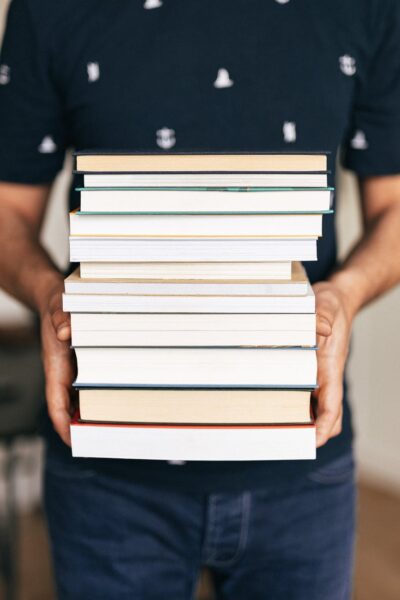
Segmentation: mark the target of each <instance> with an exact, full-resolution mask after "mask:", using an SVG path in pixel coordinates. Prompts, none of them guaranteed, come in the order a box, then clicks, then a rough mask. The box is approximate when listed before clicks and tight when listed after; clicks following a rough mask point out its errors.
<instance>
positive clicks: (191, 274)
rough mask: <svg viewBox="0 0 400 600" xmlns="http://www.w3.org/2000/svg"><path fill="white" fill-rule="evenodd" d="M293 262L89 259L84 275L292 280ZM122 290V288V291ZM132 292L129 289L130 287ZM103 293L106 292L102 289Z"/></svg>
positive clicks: (82, 268) (82, 270)
mask: <svg viewBox="0 0 400 600" xmlns="http://www.w3.org/2000/svg"><path fill="white" fill-rule="evenodd" d="M291 274H292V263H291V262H290V261H275V262H223V261H221V262H187V263H185V262H151V263H145V262H86V261H83V262H81V263H80V276H81V278H82V279H83V280H87V279H97V280H99V279H107V280H110V279H112V278H114V280H117V279H120V280H125V281H126V280H127V279H129V280H140V281H163V282H166V281H175V282H181V283H183V282H184V283H187V282H192V283H195V282H197V283H199V282H201V283H205V282H208V283H220V282H221V281H223V282H225V283H229V282H231V283H234V282H237V281H242V282H252V281H264V282H267V281H269V280H275V281H290V280H291ZM118 291H119V290H118ZM127 291H128V292H129V290H127ZM99 293H102V292H99Z"/></svg>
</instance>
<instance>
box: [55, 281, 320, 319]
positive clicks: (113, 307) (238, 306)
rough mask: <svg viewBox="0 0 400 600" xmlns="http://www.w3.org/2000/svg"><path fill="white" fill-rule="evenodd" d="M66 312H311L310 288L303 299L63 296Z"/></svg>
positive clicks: (274, 297) (125, 295)
mask: <svg viewBox="0 0 400 600" xmlns="http://www.w3.org/2000/svg"><path fill="white" fill-rule="evenodd" d="M63 310H65V311H67V312H82V313H85V312H89V313H90V312H105V313H153V312H154V313H157V312H164V313H192V312H193V313H313V312H315V297H314V293H313V291H312V288H311V286H309V288H308V292H307V294H305V295H303V296H227V295H221V296H203V295H202V296H199V295H198V296H178V295H169V296H167V295H154V294H153V295H147V296H146V295H142V296H140V295H137V294H63Z"/></svg>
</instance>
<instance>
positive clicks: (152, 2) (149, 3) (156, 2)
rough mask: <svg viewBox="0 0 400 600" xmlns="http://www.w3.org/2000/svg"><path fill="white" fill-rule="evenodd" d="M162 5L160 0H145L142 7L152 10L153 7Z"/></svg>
mask: <svg viewBox="0 0 400 600" xmlns="http://www.w3.org/2000/svg"><path fill="white" fill-rule="evenodd" d="M162 5H163V3H162V2H161V0H146V2H145V3H144V4H143V8H145V9H146V10H152V9H153V8H160V6H162Z"/></svg>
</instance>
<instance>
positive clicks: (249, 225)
mask: <svg viewBox="0 0 400 600" xmlns="http://www.w3.org/2000/svg"><path fill="white" fill-rule="evenodd" d="M69 218H70V234H71V235H73V236H74V235H82V236H91V235H93V236H151V237H157V236H160V237H167V236H171V237H179V236H184V237H188V236H193V237H199V236H204V237H214V236H215V237H219V236H220V237H231V236H241V237H250V236H262V237H266V236H271V237H289V236H293V237H296V236H305V237H319V236H321V235H322V215H321V214H310V215H276V214H275V215H154V214H152V215H132V214H124V215H118V214H107V215H104V214H103V215H102V214H88V213H82V212H78V211H74V212H72V213H71V214H70V216H69Z"/></svg>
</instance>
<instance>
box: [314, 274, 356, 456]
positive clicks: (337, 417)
mask: <svg viewBox="0 0 400 600" xmlns="http://www.w3.org/2000/svg"><path fill="white" fill-rule="evenodd" d="M313 289H314V293H315V300H316V313H317V346H318V351H317V361H318V375H317V381H318V385H319V388H318V389H317V390H316V391H315V393H314V394H313V396H314V397H315V398H316V400H317V420H316V426H317V448H319V447H320V446H323V445H324V444H326V442H327V441H328V440H329V439H330V438H332V437H335V436H336V435H339V434H340V433H341V431H342V415H343V406H342V401H343V374H344V368H345V364H346V359H347V355H348V350H349V341H350V332H351V324H352V316H351V315H350V312H349V311H348V309H347V308H346V298H345V296H344V295H343V293H342V292H341V290H340V288H339V287H338V286H337V285H336V284H335V283H333V282H329V281H326V282H325V281H324V282H321V283H317V284H315V285H314V286H313Z"/></svg>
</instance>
